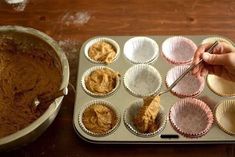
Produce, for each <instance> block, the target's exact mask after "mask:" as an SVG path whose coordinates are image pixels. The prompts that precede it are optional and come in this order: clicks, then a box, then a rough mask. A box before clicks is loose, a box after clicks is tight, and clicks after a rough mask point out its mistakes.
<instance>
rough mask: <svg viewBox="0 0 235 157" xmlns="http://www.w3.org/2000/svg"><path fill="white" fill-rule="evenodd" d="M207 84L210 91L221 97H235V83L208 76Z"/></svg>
mask: <svg viewBox="0 0 235 157" xmlns="http://www.w3.org/2000/svg"><path fill="white" fill-rule="evenodd" d="M207 84H208V86H209V88H210V90H212V91H213V92H214V93H215V94H217V95H219V96H227V97H230V96H235V82H233V81H229V80H225V79H223V78H221V77H219V76H216V75H212V74H210V75H208V76H207Z"/></svg>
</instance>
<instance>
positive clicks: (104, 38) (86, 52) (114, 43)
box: [84, 37, 120, 64]
mask: <svg viewBox="0 0 235 157" xmlns="http://www.w3.org/2000/svg"><path fill="white" fill-rule="evenodd" d="M102 41H105V42H108V43H110V44H111V45H113V46H114V47H115V49H116V56H115V58H114V59H113V61H112V63H113V62H114V61H116V60H117V58H118V56H119V54H120V47H119V45H118V43H117V42H116V41H114V40H113V39H110V38H106V37H97V38H95V39H92V40H91V41H89V42H88V43H87V44H86V45H85V48H84V54H85V56H86V58H87V59H88V60H89V61H91V62H93V63H97V64H107V63H105V62H101V61H96V60H94V59H92V58H90V56H89V55H88V51H89V48H90V47H91V46H92V45H93V44H95V43H97V42H102ZM110 64H111V63H110Z"/></svg>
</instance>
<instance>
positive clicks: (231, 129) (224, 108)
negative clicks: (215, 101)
mask: <svg viewBox="0 0 235 157" xmlns="http://www.w3.org/2000/svg"><path fill="white" fill-rule="evenodd" d="M215 119H216V122H217V124H218V125H219V127H220V128H221V129H222V130H223V131H224V132H226V133H228V134H230V135H235V100H234V99H233V100H225V101H223V102H221V103H220V104H219V105H218V106H217V107H216V109H215Z"/></svg>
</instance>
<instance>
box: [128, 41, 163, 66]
mask: <svg viewBox="0 0 235 157" xmlns="http://www.w3.org/2000/svg"><path fill="white" fill-rule="evenodd" d="M124 55H125V57H126V58H127V59H128V60H130V61H131V62H133V63H150V62H152V61H154V60H156V59H157V58H158V56H159V47H158V44H157V43H156V42H155V41H154V40H153V39H150V38H147V37H134V38H131V39H129V40H128V41H127V42H126V43H125V45H124Z"/></svg>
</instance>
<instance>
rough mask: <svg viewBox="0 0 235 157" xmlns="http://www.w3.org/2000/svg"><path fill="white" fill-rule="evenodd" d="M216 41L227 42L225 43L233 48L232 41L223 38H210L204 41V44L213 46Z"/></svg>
mask: <svg viewBox="0 0 235 157" xmlns="http://www.w3.org/2000/svg"><path fill="white" fill-rule="evenodd" d="M215 41H219V42H225V43H227V44H229V45H231V46H233V44H232V43H233V42H232V41H230V40H229V39H226V38H223V37H209V38H206V39H204V40H203V41H202V44H206V43H210V44H213V43H214V42H215Z"/></svg>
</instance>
